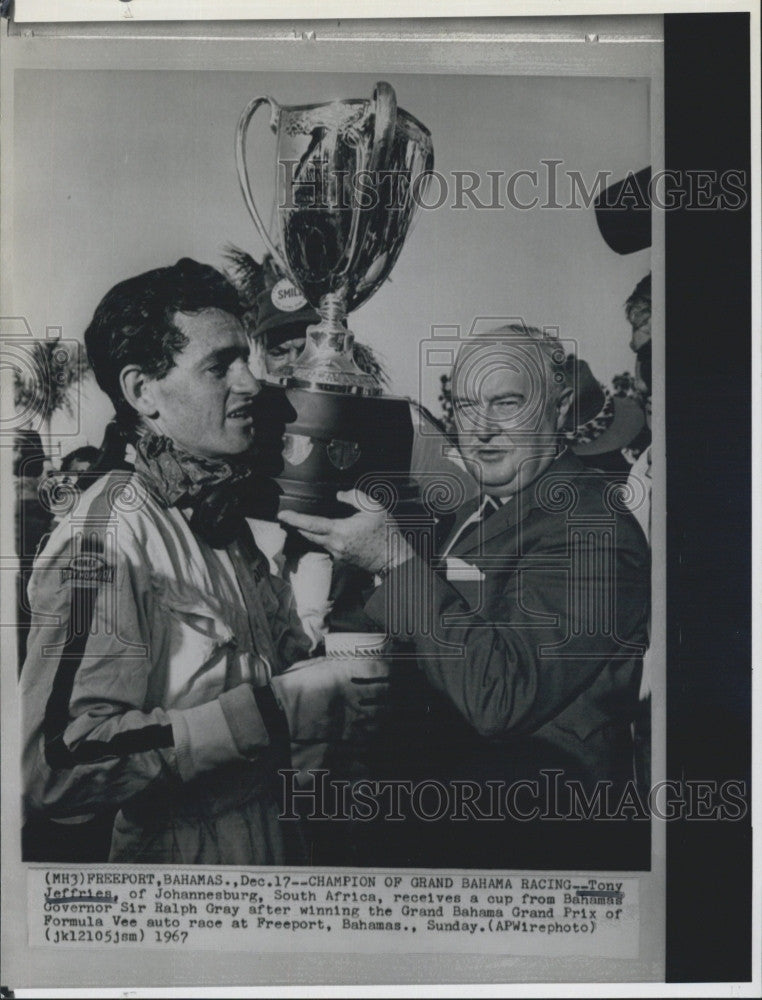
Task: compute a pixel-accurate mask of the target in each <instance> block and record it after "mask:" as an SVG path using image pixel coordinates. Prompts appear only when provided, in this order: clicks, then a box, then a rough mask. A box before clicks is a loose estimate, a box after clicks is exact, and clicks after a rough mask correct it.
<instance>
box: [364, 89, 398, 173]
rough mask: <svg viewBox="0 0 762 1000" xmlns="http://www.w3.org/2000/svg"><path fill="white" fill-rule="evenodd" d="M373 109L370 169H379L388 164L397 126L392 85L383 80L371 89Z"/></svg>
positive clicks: (395, 101)
mask: <svg viewBox="0 0 762 1000" xmlns="http://www.w3.org/2000/svg"><path fill="white" fill-rule="evenodd" d="M373 111H374V114H373V118H374V121H375V127H374V130H373V152H372V154H371V161H370V170H371V171H380V170H384V169H385V168H386V166H387V164H388V160H389V150H390V149H391V145H392V142H393V141H394V130H395V128H396V127H397V95H396V94H395V92H394V87H392V85H391V84H390V83H386V82H385V81H384V80H380V81H379V82H378V83H377V84H376V89H375V90H374V91H373Z"/></svg>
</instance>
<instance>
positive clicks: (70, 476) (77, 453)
mask: <svg viewBox="0 0 762 1000" xmlns="http://www.w3.org/2000/svg"><path fill="white" fill-rule="evenodd" d="M97 460H98V449H97V448H94V447H93V446H92V445H84V446H83V447H82V448H75V449H74V451H70V452H69V453H68V455H64V457H63V458H62V459H61V472H62V473H65V476H64V477H62V479H61V481H62V482H64V483H67V484H68V483H71V484H72V485H74V486H77V485H78V484H79V480H80V476H81V474H82V473H83V472H89V471H90V469H91V468H92V467H93V465H94V464H95V462H96V461H97ZM83 485H85V486H86V485H87V480H86V479H85V480H83Z"/></svg>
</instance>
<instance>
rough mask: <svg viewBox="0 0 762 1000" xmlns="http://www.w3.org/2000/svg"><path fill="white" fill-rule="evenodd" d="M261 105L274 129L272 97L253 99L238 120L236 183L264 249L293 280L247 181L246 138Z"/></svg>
mask: <svg viewBox="0 0 762 1000" xmlns="http://www.w3.org/2000/svg"><path fill="white" fill-rule="evenodd" d="M263 104H269V105H270V126H271V127H272V128H273V129H274V128H275V122H276V120H277V116H278V113H279V111H280V107H279V105H278V104H277V103H276V102H275V101H274V100H273V99H272V97H255V98H254V100H253V101H250V102H249V104H248V105H247V106H246V107H245V108H244V111H243V114H242V115H241V117H240V118H239V119H238V128H237V129H236V145H235V158H236V166H237V167H238V182H239V184H240V185H241V193H242V194H243V200H244V201H245V202H246V207H247V208H248V210H249V215H250V216H251V218H252V220H253V222H254V225H255V226H256V228H257V232H258V233H259V235H260V237H261V239H262V242H263V243H264V245H265V247H266V248H267V250H268V251H269V253H270V254H271V255H272V258H273V260H274V261H275V263H276V264H278V266H279V267H280V269H281V271H282V272H283V274H287V275H289V277H291V278H292V280H293V275H291V268H290V267H289V266H288V265H287V264H286V262H285V260H284V259H283V256H282V255H281V252H280V250H278V248H277V247H276V246H275V244H274V243H273V241H272V240H271V239H270V234H269V233H268V232H267V229H266V227H265V224H264V222H262V217H261V216H260V214H259V211H258V209H257V206H256V204H255V203H254V196H253V195H252V193H251V182H250V180H249V168H248V167H247V165H246V137H247V134H248V131H249V125H250V124H251V119H252V118H253V117H254V115H255V114H256V112H257V111H258V110H259V108H260V107H261V106H262V105H263Z"/></svg>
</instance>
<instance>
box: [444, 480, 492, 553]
mask: <svg viewBox="0 0 762 1000" xmlns="http://www.w3.org/2000/svg"><path fill="white" fill-rule="evenodd" d="M500 507H501V504H500V501H499V500H495V498H494V497H491V496H490V495H489V494H485V497H484V499H483V500H482V502H481V503H480V504H479V506H478V507H477V508H476V510H475V511H474V512H473V514H472V515H471V516H470V517H467V518H466V520H465V521H464V522H463V524H461V526H460V528H459V529H458V530H457V531H456V532H455V534H454V535H453V536H452V538H451V539H450V541H449V542H448V543H447V546H446V547H445V550H444V552H443V553H442V556H443V557H444V556H448V555H449V554H450V552H451V551H452V549H453V548H454V546H455V544H456V542H459V541H460V540H461V539H462V538H464V537H465V536H466V535H467V534H469V532H471V531H472V530H473V528H474V527H475V526H476V525H477V524H479V523H480V522H483V521H486V520H487V518H488V517H491V516H492V515H493V514H494V513H495V511H496V510H500Z"/></svg>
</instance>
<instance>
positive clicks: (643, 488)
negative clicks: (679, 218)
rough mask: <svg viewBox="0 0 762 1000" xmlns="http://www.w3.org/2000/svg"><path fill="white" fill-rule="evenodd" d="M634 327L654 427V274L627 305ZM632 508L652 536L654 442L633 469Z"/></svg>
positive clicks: (641, 384) (640, 386) (641, 385)
mask: <svg viewBox="0 0 762 1000" xmlns="http://www.w3.org/2000/svg"><path fill="white" fill-rule="evenodd" d="M624 310H625V314H626V316H627V321H628V322H629V324H630V327H631V329H632V336H631V339H630V347H631V348H632V350H633V351H634V352H635V389H636V390H637V391H638V392H639V393H640V396H641V399H642V400H643V409H644V411H645V415H646V425H647V427H648V428H649V430H650V428H651V275H650V274H647V275H646V276H645V278H643V279H642V280H641V281H639V282H638V284H637V285H636V286H635V289H634V290H633V292H632V294H631V295H630V297H629V298H628V299H627V301H626V302H625V306H624ZM630 486H631V489H630V490H629V495H630V497H631V499H630V509H631V510H632V513H633V514H634V515H635V517H636V518H637V519H638V523H639V524H640V526H641V528H642V529H643V531H644V532H645V535H646V538H647V539H648V540H649V542H650V540H651V446H650V445H649V446H648V447H647V448H646V449H645V450H644V451H643V452H642V454H641V455H640V457H639V458H638V459H637V460H636V462H635V464H634V465H633V466H632V470H631V472H630Z"/></svg>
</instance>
